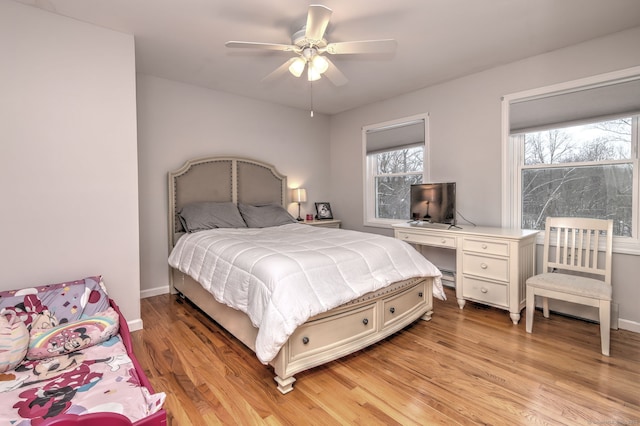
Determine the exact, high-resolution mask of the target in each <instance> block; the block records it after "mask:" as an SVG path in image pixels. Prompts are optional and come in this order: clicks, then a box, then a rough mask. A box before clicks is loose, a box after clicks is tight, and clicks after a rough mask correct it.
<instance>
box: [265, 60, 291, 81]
mask: <svg viewBox="0 0 640 426" xmlns="http://www.w3.org/2000/svg"><path fill="white" fill-rule="evenodd" d="M295 60H296V58H289V59H288V60H287V61H286V62H285V63H284V64H282V65H280V66H279V67H278V68H276V69H275V70H273V71H272V72H271V73H269V74H267V76H266V77H264V78H263V79H262V82H264V83H269V82H272V81H273V80H275V79H277V78H278V77H280V76H281V75H283V74H285V73H287V72H288V71H289V66H291V64H292V63H293V61H295Z"/></svg>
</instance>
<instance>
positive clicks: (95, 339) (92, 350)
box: [0, 276, 166, 426]
mask: <svg viewBox="0 0 640 426" xmlns="http://www.w3.org/2000/svg"><path fill="white" fill-rule="evenodd" d="M0 312H1V315H2V316H3V320H2V331H1V332H0V359H1V365H0V367H1V369H0V371H2V373H0V395H2V400H3V402H2V404H0V422H1V423H2V424H12V425H19V426H28V425H59V426H62V425H73V424H79V423H81V422H82V424H93V425H107V424H108V425H131V424H133V425H136V426H161V425H166V412H165V411H164V410H163V409H162V405H163V403H164V399H165V394H164V393H155V392H154V390H153V387H152V386H151V384H150V383H149V381H148V379H147V377H146V376H145V374H144V371H143V370H142V368H141V367H140V364H139V363H138V361H137V359H136V357H135V355H134V354H133V352H132V343H131V336H130V333H129V328H128V326H127V322H126V320H125V318H124V317H123V315H122V314H121V312H120V310H119V308H118V305H117V304H116V303H115V302H114V301H113V300H112V299H110V298H109V296H108V295H107V292H106V288H105V286H104V284H103V282H102V278H101V277H100V276H95V277H87V278H84V279H81V280H75V281H70V282H64V283H57V284H48V285H42V286H38V287H30V288H25V289H19V290H13V291H2V292H0ZM7 318H8V320H6V321H5V319H7ZM87 422H88V423H87Z"/></svg>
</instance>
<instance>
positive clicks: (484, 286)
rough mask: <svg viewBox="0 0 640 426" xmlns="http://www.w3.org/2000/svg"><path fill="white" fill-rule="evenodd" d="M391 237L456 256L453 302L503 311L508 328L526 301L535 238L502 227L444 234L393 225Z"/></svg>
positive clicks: (438, 228) (433, 228)
mask: <svg viewBox="0 0 640 426" xmlns="http://www.w3.org/2000/svg"><path fill="white" fill-rule="evenodd" d="M393 228H394V233H395V237H396V238H398V239H401V240H403V241H407V242H409V243H412V244H416V245H423V246H430V247H441V248H446V249H452V250H455V251H456V274H455V275H454V276H455V285H456V298H457V299H458V305H459V306H460V309H462V308H464V305H465V300H473V301H475V302H479V303H484V304H486V305H491V306H495V307H497V308H501V309H505V310H508V311H509V315H510V316H511V320H512V321H513V323H514V324H517V323H518V321H520V311H522V309H523V308H524V305H525V299H526V281H527V278H529V277H530V276H532V275H533V274H534V272H535V265H536V262H535V259H536V234H537V233H538V231H522V230H517V229H507V228H490V227H471V226H464V227H462V228H461V229H458V228H451V229H448V226H446V225H429V224H426V225H424V226H413V225H410V224H408V223H401V224H395V225H393Z"/></svg>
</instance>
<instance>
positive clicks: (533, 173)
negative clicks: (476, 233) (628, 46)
mask: <svg viewBox="0 0 640 426" xmlns="http://www.w3.org/2000/svg"><path fill="white" fill-rule="evenodd" d="M503 119H504V123H505V125H504V126H503V129H504V130H503V144H504V145H503V225H504V226H507V227H520V228H523V229H539V230H544V226H545V221H546V218H547V217H548V216H574V217H577V216H579V217H592V218H602V219H612V220H613V224H614V235H615V236H616V238H615V240H614V250H615V251H616V252H623V253H632V254H639V253H640V239H639V236H640V229H639V225H640V219H639V214H638V213H639V208H638V206H639V201H640V189H639V188H640V178H639V170H638V168H639V167H638V166H639V163H638V149H639V146H640V142H639V140H640V135H639V132H638V128H639V121H640V67H636V68H634V69H630V70H625V71H620V72H616V73H610V74H607V75H603V76H595V77H592V78H589V79H583V80H580V81H576V82H569V83H565V84H560V85H556V86H552V87H548V88H542V89H537V90H532V91H528V92H523V93H520V94H514V95H509V96H506V97H505V100H504V102H503Z"/></svg>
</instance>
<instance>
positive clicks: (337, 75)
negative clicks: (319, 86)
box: [323, 57, 349, 86]
mask: <svg viewBox="0 0 640 426" xmlns="http://www.w3.org/2000/svg"><path fill="white" fill-rule="evenodd" d="M325 59H326V60H327V62H328V63H329V68H327V70H326V71H325V72H324V74H323V75H324V76H325V77H327V78H328V79H329V81H331V82H332V83H333V84H334V85H335V86H344V85H345V84H347V82H348V81H349V80H347V77H345V75H344V74H342V71H340V70H339V69H338V67H336V65H335V64H334V63H333V62H331V61H330V60H329V58H327V57H325Z"/></svg>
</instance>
